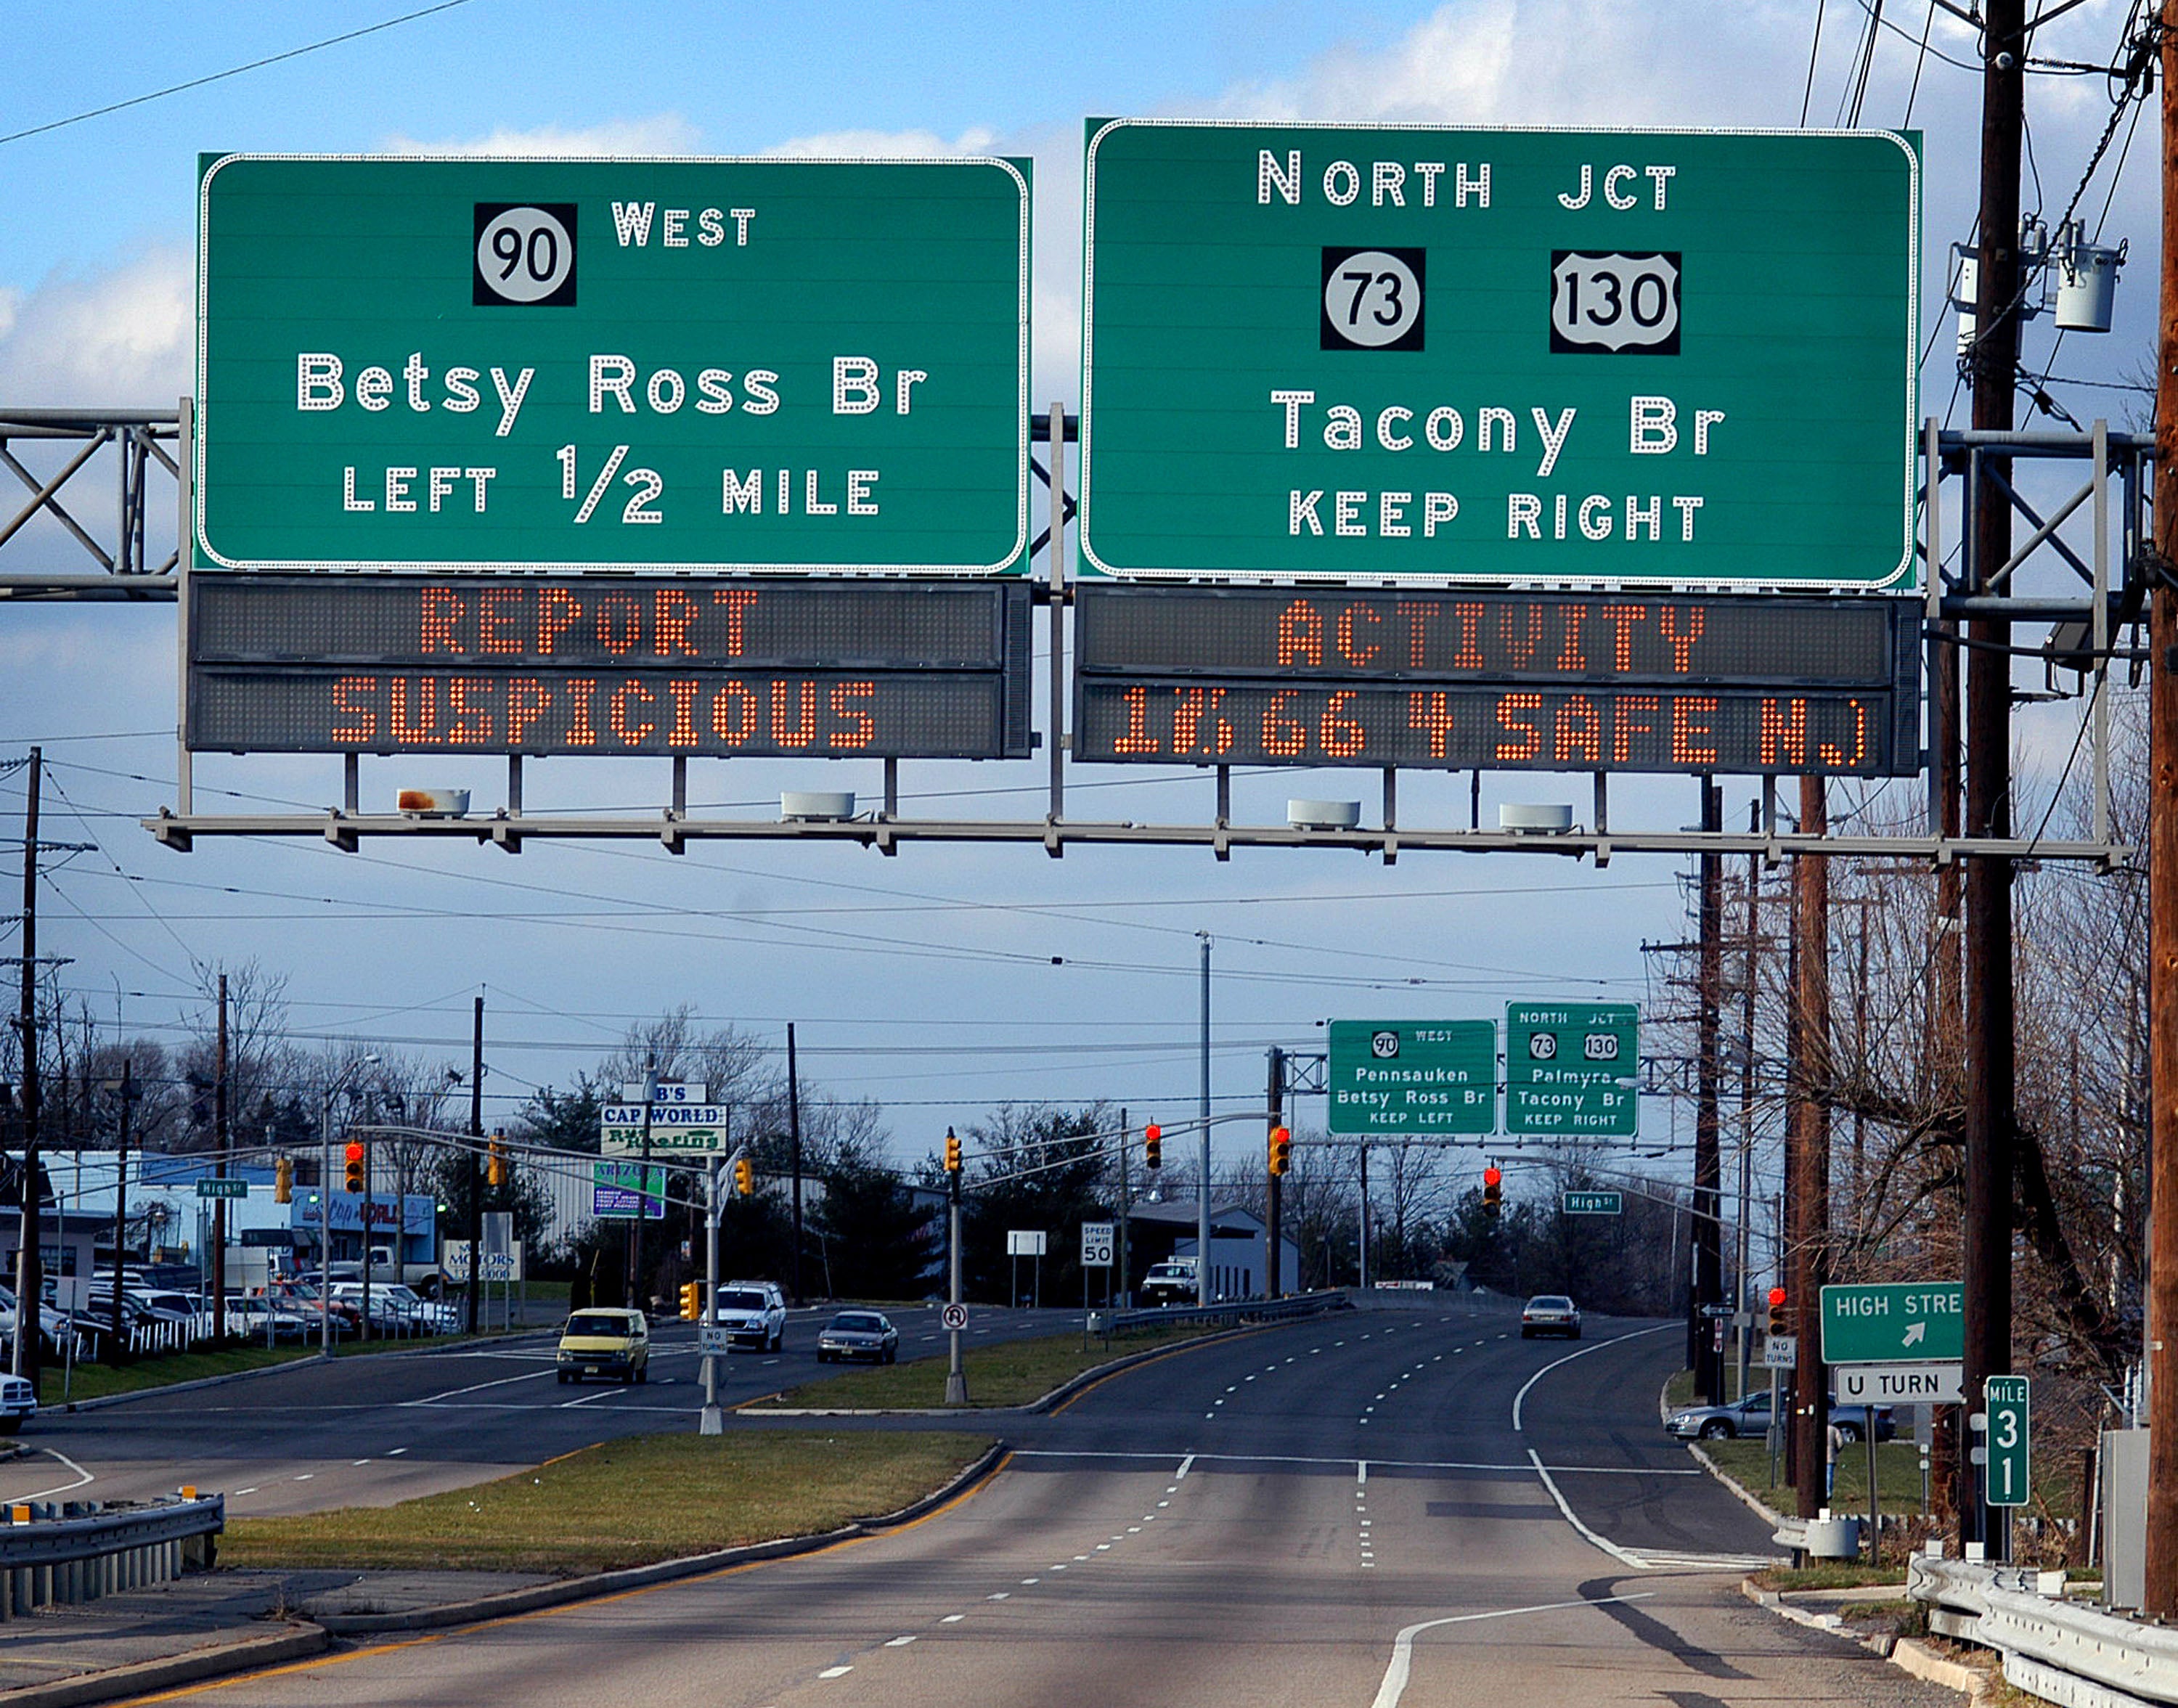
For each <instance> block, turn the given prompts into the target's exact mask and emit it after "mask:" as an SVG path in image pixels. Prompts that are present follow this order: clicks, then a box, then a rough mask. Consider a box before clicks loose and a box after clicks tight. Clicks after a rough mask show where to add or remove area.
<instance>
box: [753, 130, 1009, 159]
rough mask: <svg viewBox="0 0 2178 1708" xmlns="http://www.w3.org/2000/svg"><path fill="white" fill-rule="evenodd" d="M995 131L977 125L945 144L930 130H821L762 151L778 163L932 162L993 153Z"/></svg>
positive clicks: (792, 138)
mask: <svg viewBox="0 0 2178 1708" xmlns="http://www.w3.org/2000/svg"><path fill="white" fill-rule="evenodd" d="M997 141H998V134H997V133H996V132H995V131H990V130H985V129H982V127H980V126H976V127H972V128H971V129H967V130H964V131H962V132H961V133H960V135H958V136H956V137H955V138H953V139H952V140H950V141H948V140H946V139H945V138H944V137H942V136H940V135H939V134H937V133H936V132H935V131H930V130H824V131H818V132H817V133H816V134H813V135H810V136H795V137H789V138H788V139H787V140H785V142H782V143H780V144H779V145H777V146H775V147H773V148H767V149H765V150H764V151H763V152H764V153H765V154H767V155H771V156H775V157H777V158H780V159H782V160H933V159H944V158H947V157H949V156H954V155H963V154H970V155H982V154H990V153H993V152H994V151H995V150H994V147H993V145H995V144H996V142H997Z"/></svg>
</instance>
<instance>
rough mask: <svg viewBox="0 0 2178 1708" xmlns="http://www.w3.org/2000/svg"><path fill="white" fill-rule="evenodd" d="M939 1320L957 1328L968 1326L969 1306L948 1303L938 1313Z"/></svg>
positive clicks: (948, 1326) (949, 1326)
mask: <svg viewBox="0 0 2178 1708" xmlns="http://www.w3.org/2000/svg"><path fill="white" fill-rule="evenodd" d="M938 1320H939V1322H942V1323H944V1325H945V1327H947V1328H951V1329H955V1330H958V1329H962V1328H966V1327H967V1326H968V1307H967V1306H965V1305H948V1306H946V1307H945V1308H944V1310H943V1311H939V1313H938Z"/></svg>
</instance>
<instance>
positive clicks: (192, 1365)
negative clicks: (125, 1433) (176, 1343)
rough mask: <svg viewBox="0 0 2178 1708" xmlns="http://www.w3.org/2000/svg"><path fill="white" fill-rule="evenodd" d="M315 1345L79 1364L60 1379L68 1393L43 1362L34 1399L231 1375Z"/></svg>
mask: <svg viewBox="0 0 2178 1708" xmlns="http://www.w3.org/2000/svg"><path fill="white" fill-rule="evenodd" d="M317 1355H318V1349H317V1347H316V1346H315V1344H312V1345H309V1346H294V1345H288V1346H230V1347H227V1348H226V1349H223V1350H221V1351H216V1352H212V1351H205V1352H167V1353H161V1354H160V1355H157V1356H156V1357H150V1358H140V1359H137V1360H135V1361H134V1363H130V1364H123V1365H120V1366H114V1365H109V1364H79V1365H77V1366H75V1368H74V1371H71V1372H69V1373H68V1375H67V1377H66V1378H65V1382H66V1386H67V1388H68V1393H67V1395H66V1397H65V1398H63V1395H62V1393H61V1389H62V1387H63V1373H62V1370H61V1366H58V1365H57V1364H48V1365H47V1366H44V1368H43V1369H42V1370H41V1372H40V1374H39V1380H38V1404H39V1405H40V1406H41V1407H43V1408H47V1409H51V1408H52V1407H55V1406H60V1405H67V1404H74V1402H76V1401H78V1400H85V1399H104V1398H106V1396H107V1395H108V1394H112V1393H144V1392H145V1391H146V1390H148V1389H150V1388H171V1387H172V1385H173V1384H174V1383H176V1382H196V1381H199V1380H201V1379H202V1378H203V1377H208V1376H232V1375H234V1374H235V1373H236V1372H237V1371H244V1370H264V1369H266V1368H268V1367H270V1366H273V1365H276V1364H293V1363H294V1362H296V1361H297V1360H299V1359H304V1358H315V1357H316V1356H317Z"/></svg>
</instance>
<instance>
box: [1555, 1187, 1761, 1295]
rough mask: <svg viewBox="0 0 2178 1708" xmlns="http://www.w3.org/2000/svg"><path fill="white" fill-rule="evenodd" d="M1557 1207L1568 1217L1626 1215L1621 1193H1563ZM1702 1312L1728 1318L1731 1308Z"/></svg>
mask: <svg viewBox="0 0 2178 1708" xmlns="http://www.w3.org/2000/svg"><path fill="white" fill-rule="evenodd" d="M1558 1207H1559V1208H1560V1209H1562V1210H1563V1211H1564V1212H1565V1213H1566V1214H1567V1215H1568V1216H1620V1215H1623V1214H1624V1213H1626V1197H1625V1195H1624V1194H1623V1192H1564V1193H1561V1194H1560V1195H1559V1197H1558ZM1702 1312H1703V1314H1704V1315H1705V1316H1711V1315H1714V1316H1720V1317H1729V1316H1730V1315H1732V1307H1731V1306H1729V1305H1727V1306H1721V1307H1720V1306H1708V1305H1705V1306H1703V1307H1702Z"/></svg>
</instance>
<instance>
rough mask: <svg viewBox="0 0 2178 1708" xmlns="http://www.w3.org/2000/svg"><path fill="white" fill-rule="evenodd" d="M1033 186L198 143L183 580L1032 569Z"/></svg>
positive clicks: (923, 170) (851, 170)
mask: <svg viewBox="0 0 2178 1708" xmlns="http://www.w3.org/2000/svg"><path fill="white" fill-rule="evenodd" d="M1027 172H1028V167H1027V166H1026V162H1019V161H1007V160H999V159H958V160H941V161H807V160H503V159H486V158H473V157H464V158H459V159H430V158H400V159H358V158H347V159H326V158H309V157H296V156H259V155H225V156H206V157H205V161H204V162H203V165H202V167H201V177H200V199H199V233H198V274H197V295H198V300H197V315H198V348H197V389H196V411H197V413H196V447H195V468H194V506H195V508H194V545H195V554H196V559H197V561H199V562H201V563H205V564H208V565H211V566H215V567H227V568H260V569H262V568H269V569H306V568H307V569H316V568H324V567H345V566H353V565H375V566H414V567H427V568H446V567H456V566H460V567H473V568H532V569H544V568H600V569H602V568H632V569H637V570H641V569H670V568H720V569H742V570H763V571H805V572H850V571H869V572H899V573H936V572H956V573H985V574H990V573H998V572H1005V571H1008V570H1015V569H1019V568H1021V567H1024V564H1025V559H1026V547H1027V542H1028V486H1027V431H1028V427H1027V421H1028V416H1027V404H1026V397H1027V391H1026V387H1027V373H1028V365H1027V353H1028V253H1029V251H1028V238H1029V224H1028V222H1029V195H1028V191H1029V186H1028V177H1027Z"/></svg>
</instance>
